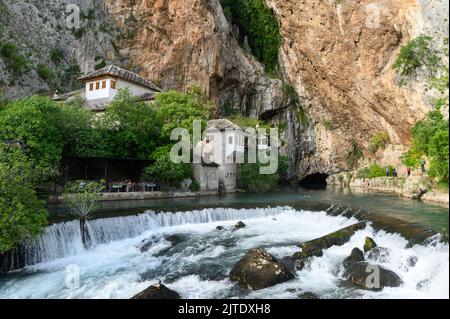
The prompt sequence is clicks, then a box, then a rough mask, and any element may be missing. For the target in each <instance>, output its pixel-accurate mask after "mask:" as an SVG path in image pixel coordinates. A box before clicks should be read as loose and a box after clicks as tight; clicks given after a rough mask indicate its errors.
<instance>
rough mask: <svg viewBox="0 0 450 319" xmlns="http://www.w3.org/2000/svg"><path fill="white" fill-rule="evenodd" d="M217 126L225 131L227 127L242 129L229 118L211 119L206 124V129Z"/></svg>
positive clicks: (216, 127)
mask: <svg viewBox="0 0 450 319" xmlns="http://www.w3.org/2000/svg"><path fill="white" fill-rule="evenodd" d="M210 128H215V129H217V130H219V131H225V130H226V129H235V130H242V128H240V127H239V126H237V125H236V124H234V123H233V122H231V121H230V120H227V119H218V120H211V121H209V122H208V124H207V125H206V129H210Z"/></svg>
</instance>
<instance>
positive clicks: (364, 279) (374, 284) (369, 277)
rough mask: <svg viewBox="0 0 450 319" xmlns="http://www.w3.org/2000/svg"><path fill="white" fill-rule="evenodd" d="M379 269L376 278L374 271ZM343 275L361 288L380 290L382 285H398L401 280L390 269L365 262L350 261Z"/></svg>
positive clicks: (400, 283)
mask: <svg viewBox="0 0 450 319" xmlns="http://www.w3.org/2000/svg"><path fill="white" fill-rule="evenodd" d="M374 267H378V269H379V278H378V279H376V276H375V275H376V271H374ZM344 277H345V278H347V280H348V282H349V283H351V284H352V285H354V286H357V287H358V288H361V289H366V290H372V291H380V290H382V289H383V288H384V287H399V286H400V285H402V283H403V281H402V280H401V279H400V277H399V276H398V275H397V274H396V273H394V272H393V271H391V270H388V269H385V268H383V267H381V266H378V265H370V264H369V263H366V262H357V263H351V264H349V265H348V266H347V268H346V271H345V272H344Z"/></svg>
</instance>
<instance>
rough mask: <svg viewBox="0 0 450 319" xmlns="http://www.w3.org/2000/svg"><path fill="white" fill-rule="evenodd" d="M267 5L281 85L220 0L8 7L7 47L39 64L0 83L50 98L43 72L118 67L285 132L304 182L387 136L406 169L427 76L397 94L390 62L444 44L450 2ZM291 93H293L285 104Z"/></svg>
mask: <svg viewBox="0 0 450 319" xmlns="http://www.w3.org/2000/svg"><path fill="white" fill-rule="evenodd" d="M266 1H267V4H268V6H269V7H270V8H271V9H272V10H273V13H274V15H275V16H276V19H277V21H278V24H279V28H280V32H281V35H282V47H281V48H280V53H279V64H280V69H281V73H282V76H281V79H272V78H270V77H269V76H267V75H266V74H265V72H264V67H263V66H262V65H261V64H260V63H258V62H257V61H256V59H255V58H254V57H252V56H251V54H249V53H247V51H246V50H244V49H242V48H241V47H240V45H239V43H238V41H237V40H236V30H235V28H234V26H231V25H230V24H229V22H228V21H227V19H226V18H225V16H224V13H223V10H222V7H221V5H220V3H219V0H183V1H179V0H97V1H93V0H76V1H75V0H70V1H69V0H51V1H45V4H44V3H43V2H42V1H40V0H30V1H27V2H23V1H20V2H17V1H15V0H0V8H1V9H2V11H1V14H0V21H1V22H2V26H4V27H3V29H4V31H3V32H0V42H1V43H5V42H14V43H16V44H17V45H18V46H19V47H20V50H21V52H23V54H24V55H26V56H27V57H29V60H30V65H31V68H30V70H29V71H27V72H25V74H23V75H20V76H17V75H14V74H13V72H12V71H11V70H10V69H9V68H8V67H7V65H6V63H5V62H4V61H3V60H2V58H1V57H0V71H1V73H0V85H2V86H3V87H4V91H5V92H6V93H7V96H8V97H13V98H14V97H19V96H24V95H29V94H31V93H34V92H38V91H50V92H51V90H53V89H54V86H55V85H54V84H55V83H51V81H48V80H44V79H43V78H42V76H40V75H39V73H38V72H37V66H38V65H39V64H46V65H47V64H48V65H50V66H52V67H53V68H55V69H56V70H57V72H59V73H61V72H62V73H64V72H65V70H67V68H68V66H69V65H70V61H76V62H77V65H79V67H80V70H81V72H86V71H89V70H92V69H93V68H94V67H95V65H96V64H99V63H100V64H101V63H105V62H114V63H118V64H120V65H121V66H124V67H127V68H129V69H132V70H134V71H136V72H138V73H140V74H141V75H143V76H145V77H148V78H149V79H152V80H154V81H156V82H157V83H158V84H159V85H160V86H162V87H163V88H164V89H171V88H174V89H184V88H186V87H187V86H190V85H193V84H196V85H199V86H200V87H202V88H203V89H204V90H205V91H206V92H208V93H209V95H210V96H211V98H213V99H214V100H216V101H217V102H218V112H217V115H218V116H219V115H220V114H221V111H223V110H224V109H229V108H231V109H236V110H239V111H240V112H241V113H243V114H247V115H251V116H254V117H256V116H263V117H264V118H266V119H268V120H270V121H274V122H280V123H281V122H283V123H285V124H286V125H285V126H286V130H285V132H284V133H283V140H284V144H283V145H284V148H283V150H284V151H286V152H287V153H288V154H289V155H290V157H291V160H292V163H293V166H294V167H295V169H294V170H293V175H294V176H295V177H296V178H298V179H301V178H302V177H304V176H306V175H307V174H312V173H318V172H320V173H326V174H332V173H337V172H340V171H343V170H346V169H348V163H347V158H348V153H349V150H351V149H355V148H358V149H361V150H363V151H364V152H366V151H365V149H366V148H367V146H368V143H369V140H370V138H371V137H372V136H373V135H374V134H375V133H377V132H380V131H386V132H387V133H388V135H389V138H390V141H391V144H392V145H393V146H392V147H390V148H388V150H386V151H385V152H384V153H383V152H380V153H379V154H378V155H377V156H379V157H380V159H382V160H383V159H384V160H386V161H387V160H389V161H392V160H398V155H399V154H401V152H402V151H403V150H404V149H405V147H406V146H407V145H408V144H409V142H410V133H409V132H410V128H411V126H412V125H413V124H414V123H415V122H416V121H417V120H418V119H420V118H421V117H423V115H424V114H425V113H426V112H428V111H429V110H430V108H431V103H430V100H429V98H428V97H427V93H426V92H425V87H424V79H423V77H421V75H420V74H419V75H418V76H417V77H416V78H413V79H411V81H410V82H409V85H408V86H406V87H400V85H399V79H398V78H397V76H396V74H395V73H394V72H393V70H392V64H393V62H394V60H395V57H396V55H397V53H398V50H399V48H400V47H401V45H403V44H405V43H406V42H407V41H408V40H409V39H411V38H413V37H415V36H417V35H420V34H429V35H431V36H433V37H434V38H435V41H436V44H437V45H438V44H440V43H442V39H443V38H444V37H448V22H447V21H446V17H447V16H448V3H447V2H446V1H444V0H434V1H427V0H379V1H377V2H373V1H370V0H339V1H338V0H266ZM68 3H75V4H78V5H80V7H81V9H82V12H84V14H83V27H82V28H81V29H82V31H77V30H68V29H67V28H66V26H65V24H64V19H65V16H66V13H65V7H66V5H67V4H68ZM92 9H94V10H93V11H92ZM11 17H14V18H11ZM0 31H2V30H1V29H0ZM54 48H59V49H61V50H62V52H63V53H64V59H63V64H62V66H57V65H55V61H53V60H52V54H51V53H52V50H53V49H54ZM56 78H60V77H59V76H58V77H56ZM49 82H50V83H49ZM286 87H292V88H293V89H295V91H296V92H294V94H292V92H291V94H286V90H285V88H286ZM296 93H297V94H298V97H296V95H297V94H296ZM293 95H294V96H293ZM294 100H296V101H297V103H294V102H293V101H294Z"/></svg>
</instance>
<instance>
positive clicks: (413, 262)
mask: <svg viewBox="0 0 450 319" xmlns="http://www.w3.org/2000/svg"><path fill="white" fill-rule="evenodd" d="M418 261H419V258H417V257H416V256H412V257H409V258H408V266H409V267H415V266H416V264H417V262H418Z"/></svg>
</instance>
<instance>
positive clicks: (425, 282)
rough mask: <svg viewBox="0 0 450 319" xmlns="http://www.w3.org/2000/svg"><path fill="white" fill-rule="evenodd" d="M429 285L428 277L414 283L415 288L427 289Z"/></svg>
mask: <svg viewBox="0 0 450 319" xmlns="http://www.w3.org/2000/svg"><path fill="white" fill-rule="evenodd" d="M429 286H430V280H429V279H424V280H421V281H419V282H418V283H417V285H416V289H417V290H423V289H427V288H428V287H429Z"/></svg>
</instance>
